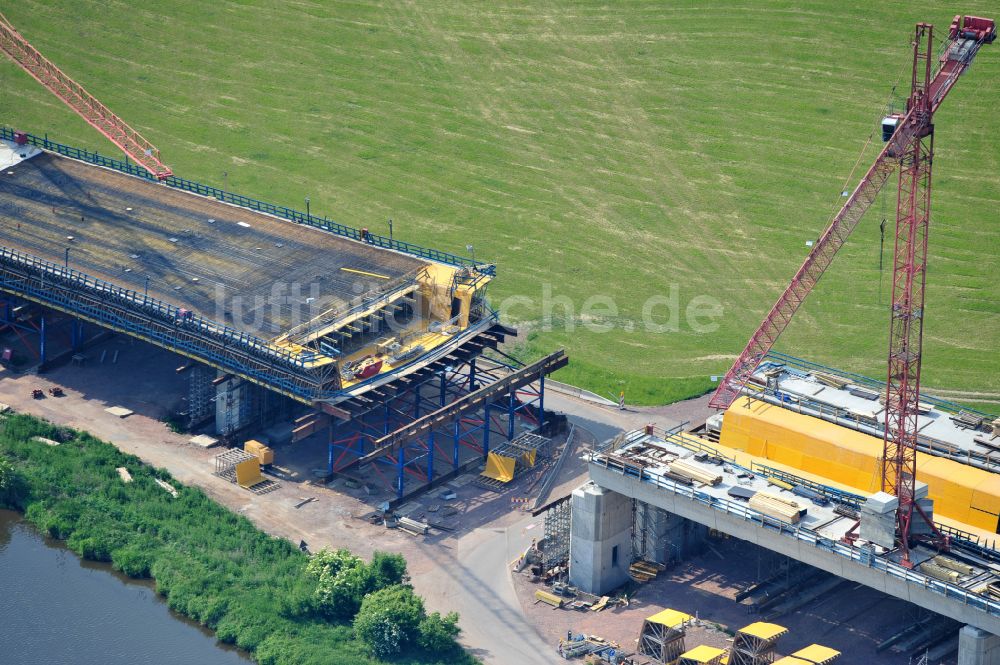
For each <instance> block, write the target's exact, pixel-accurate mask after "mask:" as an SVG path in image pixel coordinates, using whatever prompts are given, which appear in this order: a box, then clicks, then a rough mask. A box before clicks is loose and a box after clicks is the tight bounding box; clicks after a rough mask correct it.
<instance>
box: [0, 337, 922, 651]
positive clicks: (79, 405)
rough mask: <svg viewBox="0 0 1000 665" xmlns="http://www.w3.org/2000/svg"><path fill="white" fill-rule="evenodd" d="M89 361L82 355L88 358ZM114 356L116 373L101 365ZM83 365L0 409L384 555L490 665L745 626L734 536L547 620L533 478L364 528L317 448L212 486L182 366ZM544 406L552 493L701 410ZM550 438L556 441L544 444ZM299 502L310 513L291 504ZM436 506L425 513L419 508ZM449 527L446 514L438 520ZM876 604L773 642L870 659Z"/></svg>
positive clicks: (808, 619) (285, 527)
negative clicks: (591, 604)
mask: <svg viewBox="0 0 1000 665" xmlns="http://www.w3.org/2000/svg"><path fill="white" fill-rule="evenodd" d="M105 349H106V350H108V353H107V354H103V355H104V356H105V358H106V360H105V362H104V363H103V364H101V363H99V362H98V361H97V360H96V359H97V358H100V357H101V355H102V351H104V350H105ZM114 351H118V354H117V362H115V363H112V362H110V359H111V358H114V357H115V354H114ZM87 356H88V358H90V359H91V360H89V361H88V362H87V363H85V364H83V365H76V364H66V365H63V366H61V367H58V368H55V369H52V370H50V371H49V372H47V373H45V374H44V375H36V374H33V373H27V374H13V373H11V372H9V371H6V370H2V369H0V402H3V403H6V404H9V405H10V406H11V407H13V408H14V409H15V410H16V411H19V412H23V413H30V414H33V415H36V416H40V417H43V418H46V419H47V420H50V421H52V422H54V423H57V424H60V425H66V426H70V427H74V428H78V429H81V430H86V431H88V432H91V433H93V434H94V435H96V436H98V437H100V438H102V439H104V440H106V441H110V442H112V443H114V444H115V445H116V446H117V447H118V448H120V449H121V450H123V451H125V452H128V453H132V454H135V455H137V456H139V457H140V458H141V459H143V460H144V461H145V462H147V463H149V464H152V465H154V466H157V467H162V468H165V469H167V470H168V471H170V473H171V474H173V476H174V477H175V478H176V479H177V480H179V481H180V482H182V483H184V484H186V485H192V486H197V487H200V488H201V489H202V490H203V491H205V493H206V494H208V495H209V496H211V497H212V498H214V499H215V500H217V501H219V502H220V503H222V504H223V505H226V506H228V507H229V508H230V509H232V510H234V511H236V512H238V513H240V514H243V515H245V516H246V517H248V518H249V519H251V520H252V521H253V522H254V523H255V524H256V525H258V526H259V527H260V528H261V529H263V530H265V531H267V532H269V533H272V534H274V535H276V536H281V537H285V538H288V539H290V540H292V541H293V542H295V543H298V542H299V541H300V540H304V541H305V542H306V543H308V545H309V547H310V549H312V550H317V549H319V548H322V547H346V548H348V549H350V550H352V551H354V552H356V553H358V554H359V555H362V556H370V555H371V553H372V551H374V550H375V549H380V550H385V551H391V552H398V553H400V554H403V555H404V556H405V557H406V559H407V562H408V565H409V570H410V574H411V576H412V578H413V583H414V586H415V587H416V589H417V591H418V592H419V593H420V594H421V595H423V596H424V598H425V599H426V602H427V605H428V607H429V608H430V609H431V610H438V611H442V612H444V611H457V612H459V614H460V615H461V617H462V620H461V625H462V628H463V631H464V632H463V637H462V641H463V643H464V644H466V645H467V646H468V647H469V649H470V650H471V651H472V652H473V653H475V654H476V655H478V656H479V657H480V658H482V659H483V660H484V662H486V663H488V664H490V665H493V664H497V665H536V664H537V665H540V664H542V663H556V662H562V661H561V659H560V658H559V657H558V655H556V646H557V644H558V640H559V638H560V637H564V636H565V634H566V631H567V630H568V629H569V630H573V631H575V632H587V633H593V634H597V635H601V636H602V637H606V638H608V639H612V640H615V641H617V642H619V643H620V644H622V646H623V647H625V648H627V649H631V648H633V647H634V640H635V638H636V637H637V635H638V632H639V629H640V627H641V625H642V620H643V618H645V617H646V616H648V615H650V614H652V613H653V612H655V611H657V610H659V609H660V608H663V607H673V608H675V609H680V610H684V611H686V612H689V613H691V614H695V613H697V614H698V616H699V617H700V618H701V619H702V620H704V621H705V622H711V623H718V624H720V625H721V626H722V627H723V628H725V629H730V630H735V629H736V628H739V627H740V626H742V625H744V624H746V623H749V622H750V621H753V620H755V617H754V616H751V615H747V614H746V612H745V608H744V607H742V606H741V605H738V604H737V603H735V602H734V601H733V600H732V597H733V595H734V594H735V593H736V591H737V590H738V589H739V588H742V587H743V586H745V585H748V584H750V583H751V582H753V581H754V579H755V578H756V574H757V570H756V567H755V566H752V565H747V562H748V561H754V560H755V559H754V556H755V555H754V554H753V552H752V551H749V550H747V549H746V548H750V547H751V546H750V545H747V544H743V543H739V542H738V541H735V540H725V541H712V548H711V549H709V550H708V551H707V552H706V553H705V554H703V555H702V556H700V557H698V558H696V559H693V560H691V561H688V562H686V563H684V564H681V565H680V566H679V567H677V568H675V569H673V570H670V571H668V572H666V573H663V574H661V576H660V577H659V578H658V579H657V580H656V581H654V582H652V583H649V584H648V585H646V586H645V587H643V588H642V589H641V590H640V591H639V592H638V593H637V594H636V595H635V597H634V598H633V600H632V602H631V604H630V606H629V607H627V608H626V607H615V608H611V609H608V610H605V611H603V612H600V613H594V612H586V613H584V612H578V611H571V610H553V609H551V608H549V607H548V606H543V605H536V604H534V603H533V597H532V596H533V592H534V590H535V589H536V588H538V587H537V586H536V585H533V584H531V583H530V582H529V580H528V579H527V578H525V577H524V576H523V575H520V574H515V575H513V576H511V575H510V574H509V573H508V571H510V564H511V563H512V562H513V561H514V560H515V559H516V558H517V556H518V555H519V554H520V553H521V552H523V551H524V550H525V548H526V547H527V546H528V545H529V543H530V542H531V540H532V539H533V538H538V537H541V535H542V533H541V532H542V520H541V517H539V518H531V517H530V514H529V513H527V512H524V511H523V510H522V507H521V504H515V503H514V502H512V501H511V499H512V498H524V496H525V495H527V494H529V493H528V492H527V491H526V486H527V485H528V484H530V483H531V477H530V476H528V475H526V476H525V477H524V478H521V479H520V480H515V481H514V483H513V485H514V487H512V488H510V489H508V490H506V491H504V492H502V493H496V492H491V491H488V490H485V489H483V488H481V487H478V486H477V485H476V484H475V482H473V481H474V473H475V472H474V473H473V474H466V475H465V476H462V477H460V478H459V479H457V481H456V482H454V483H452V485H451V487H454V488H455V492H456V494H457V498H456V499H454V500H451V501H445V500H443V499H441V498H440V492H438V491H433V492H431V493H428V494H426V495H425V496H424V497H423V498H421V499H418V500H416V501H414V502H411V503H410V504H408V505H407V506H405V509H406V510H407V511H408V512H409V514H410V516H411V517H413V518H416V519H427V518H429V519H430V520H431V521H439V522H442V523H447V524H449V525H450V526H452V527H453V528H454V530H453V531H440V530H433V531H432V532H431V534H430V535H427V536H412V535H409V534H407V533H406V532H404V531H401V530H395V529H394V530H388V529H386V528H385V527H384V526H382V525H373V524H371V523H369V522H368V521H366V520H365V519H364V517H365V516H366V515H368V514H370V513H371V512H372V509H373V506H375V505H377V503H378V502H379V501H380V500H385V499H387V498H389V494H388V492H383V491H381V490H380V491H377V492H375V493H369V491H366V489H365V488H364V487H356V488H349V487H347V486H346V485H345V483H344V481H343V479H341V480H338V481H335V482H334V483H332V484H331V487H332V488H333V489H331V488H330V487H327V486H324V485H321V484H319V481H315V482H314V480H313V478H312V476H313V474H312V472H311V470H312V469H317V468H322V467H323V466H324V465H325V456H323V455H322V454H319V455H318V456H314V454H313V453H314V452H316V453H319V452H320V451H322V448H323V447H322V446H317V445H315V444H312V445H309V446H299V448H297V449H296V448H295V446H298V445H299V444H293V445H291V446H278V447H277V448H276V450H275V453H276V466H278V467H282V468H285V469H287V470H288V471H290V472H291V473H292V474H294V475H293V476H292V477H289V478H286V479H284V480H281V481H280V486H279V487H278V488H277V489H276V490H275V491H273V492H269V493H267V494H263V495H255V494H253V493H251V492H249V491H247V490H244V489H242V488H240V487H239V486H237V485H235V484H232V483H230V482H228V481H226V480H223V479H222V478H219V477H217V476H215V475H214V474H213V471H214V463H213V462H214V457H215V456H216V455H217V454H218V453H219V452H220V449H219V448H214V449H207V450H206V449H202V448H199V447H197V446H195V445H192V444H190V443H189V439H190V438H191V435H190V434H176V433H174V432H171V431H170V429H168V427H167V425H166V424H165V423H164V422H162V419H163V418H164V417H165V416H167V415H168V414H169V413H171V412H172V411H173V410H175V409H176V408H177V406H178V405H179V403H180V402H181V398H182V396H183V395H184V394H185V390H186V380H185V378H184V376H183V374H177V373H175V371H174V370H175V368H177V367H178V366H179V365H181V364H183V362H182V360H181V359H179V358H178V357H177V356H174V355H172V354H169V353H166V352H163V351H160V350H156V349H153V348H152V347H150V346H148V345H146V344H142V343H140V342H135V341H132V340H129V339H126V338H123V337H120V336H116V337H113V338H111V339H110V340H107V341H104V342H101V343H100V344H97V345H95V346H93V347H90V348H89V349H88V350H87ZM54 386H59V387H62V388H63V389H64V390H65V393H66V394H65V396H63V397H52V396H46V397H45V398H44V399H33V398H32V396H31V391H32V390H33V389H35V388H40V389H42V390H44V391H45V392H46V393H48V389H49V388H50V387H54ZM111 406H121V407H125V408H126V409H129V410H131V411H133V412H134V413H133V414H132V415H130V416H128V417H126V418H120V417H117V416H115V415H112V414H110V413H107V412H106V411H105V409H106V408H108V407H111ZM546 406H547V408H553V409H557V410H559V411H563V412H565V413H567V414H569V415H570V417H571V421H572V422H573V424H574V425H575V428H576V432H577V434H576V435H575V436H574V444H573V445H574V449H573V450H572V451H571V456H569V457H567V458H566V460H565V463H564V465H563V467H562V469H561V470H560V476H559V478H557V479H556V482H555V483H554V484H553V487H552V489H551V491H550V493H549V498H557V497H559V496H564V495H565V494H567V493H569V492H570V491H572V489H573V488H575V487H577V486H578V485H580V484H581V483H582V482H583V481H584V476H585V474H586V465H585V464H584V462H583V461H581V460H580V459H579V454H580V452H581V451H582V450H584V449H585V448H586V447H588V446H591V445H593V444H594V443H595V442H597V441H602V440H604V439H605V438H607V437H608V436H613V435H614V434H615V433H617V432H618V431H620V430H621V429H623V428H632V427H638V426H640V425H642V424H644V423H645V422H649V421H653V422H656V423H657V424H658V425H660V426H672V425H676V424H677V423H678V422H681V421H688V420H689V421H694V420H696V419H698V418H702V419H703V418H704V416H705V415H707V414H708V413H709V412H708V410H707V408H706V404H705V399H700V400H690V401H689V402H686V403H681V404H678V405H672V406H671V407H663V408H659V409H635V410H632V409H627V410H624V411H619V410H617V409H610V408H607V407H603V406H597V405H594V404H591V403H587V402H584V401H581V400H578V399H575V398H569V397H566V396H562V395H559V394H558V393H554V392H550V393H548V394H547V395H546ZM559 442H560V441H559V440H557V441H555V442H554V444H555V445H558V444H559ZM307 498H313V499H314V500H313V501H310V502H308V503H305V504H304V505H301V506H300V507H298V508H297V507H296V505H299V504H302V501H303V500H304V499H307ZM435 507H436V508H437V510H435V511H432V510H431V509H432V508H435ZM450 509H454V510H455V512H454V514H453V515H451V516H448V517H447V518H445V517H444V513H445V512H446V510H447V511H448V512H450ZM898 602H899V601H893V600H891V599H889V598H888V597H886V596H883V595H881V594H878V593H876V592H873V591H870V590H867V589H865V588H856V587H855V586H854V585H850V586H847V585H846V584H845V585H842V586H841V587H840V588H838V591H837V593H836V594H833V595H831V596H829V597H827V598H825V599H823V600H821V601H819V602H817V603H814V604H813V606H812V607H810V608H807V609H804V610H802V611H800V612H797V613H795V614H794V615H792V616H790V617H782V618H781V619H780V620H778V623H781V624H782V625H786V626H787V627H788V628H790V630H791V632H790V634H789V635H788V636H786V638H785V640H784V641H783V643H782V645H783V646H795V647H797V646H800V645H804V644H808V643H811V642H820V643H824V644H829V645H830V646H834V647H835V648H838V649H842V650H843V651H844V652H845V659H844V660H845V662H874V661H873V660H872V655H873V649H872V645H873V643H874V642H875V641H878V640H879V639H883V638H884V637H886V636H887V635H889V634H891V632H892V630H891V629H892V628H893V626H892V625H890V622H891V620H890V619H889V617H897V619H895V620H896V621H898V617H899V616H911V615H912V614H913V612H912V611H911V610H909V609H908V608H907V606H905V604H902V603H900V604H899V606H898V607H891V603H898ZM726 637H727V634H726V633H725V632H722V631H720V630H716V629H711V628H706V627H702V628H694V629H692V632H691V638H689V644H691V645H694V644H698V643H706V644H716V645H719V646H724V645H725V643H726ZM906 660H907V659H906V657H905V656H903V655H899V654H892V653H889V652H887V653H883V654H880V655H879V659H878V661H877V662H885V663H888V664H893V665H894V664H896V663H900V664H901V663H904V662H906Z"/></svg>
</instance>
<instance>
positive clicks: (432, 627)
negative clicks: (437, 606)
mask: <svg viewBox="0 0 1000 665" xmlns="http://www.w3.org/2000/svg"><path fill="white" fill-rule="evenodd" d="M418 630H419V634H418V635H417V644H419V645H420V648H422V649H423V650H424V651H426V652H427V653H429V654H433V655H437V656H440V655H444V654H448V653H450V652H451V651H453V650H454V649H455V648H457V646H458V642H456V641H455V638H457V637H458V634H459V633H460V632H462V629H461V628H459V627H458V614H457V613H456V612H451V613H449V614H447V615H445V616H443V617H442V616H441V613H440V612H434V613H433V614H428V615H427V616H426V617H424V619H423V621H421V622H420V626H419V629H418Z"/></svg>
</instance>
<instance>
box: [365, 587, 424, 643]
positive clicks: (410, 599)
mask: <svg viewBox="0 0 1000 665" xmlns="http://www.w3.org/2000/svg"><path fill="white" fill-rule="evenodd" d="M423 619H424V602H423V601H422V600H421V599H420V597H419V596H417V595H416V594H414V593H413V589H412V588H410V587H408V586H404V585H402V584H397V585H395V586H391V587H386V588H385V589H379V590H378V591H375V592H373V593H370V594H368V595H367V596H365V599H364V601H363V602H362V603H361V609H360V610H359V611H358V615H357V616H356V617H355V618H354V632H355V633H356V634H357V636H358V638H359V639H361V641H362V642H364V643H365V644H367V645H368V648H369V649H371V651H372V653H373V654H374V655H375V656H376V657H378V658H391V657H393V656H397V655H399V654H400V653H402V652H403V651H404V650H405V649H406V648H407V647H409V646H410V645H411V644H413V643H414V642H416V639H417V637H418V635H419V632H420V622H421V621H422V620H423Z"/></svg>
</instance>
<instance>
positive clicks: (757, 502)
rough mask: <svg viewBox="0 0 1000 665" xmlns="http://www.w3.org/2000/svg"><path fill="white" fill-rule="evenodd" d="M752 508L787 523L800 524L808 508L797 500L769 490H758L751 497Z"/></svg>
mask: <svg viewBox="0 0 1000 665" xmlns="http://www.w3.org/2000/svg"><path fill="white" fill-rule="evenodd" d="M750 508H752V509H753V510H756V511H757V512H758V513H760V514H762V515H766V516H768V517H773V518H774V519H776V520H779V521H781V522H784V523H785V524H798V522H799V520H800V519H802V518H803V517H805V515H806V509H805V508H802V507H801V506H799V504H798V503H797V502H795V501H792V500H791V499H785V498H783V497H780V496H777V495H774V494H768V493H767V492H757V493H756V494H754V495H753V496H752V497H750Z"/></svg>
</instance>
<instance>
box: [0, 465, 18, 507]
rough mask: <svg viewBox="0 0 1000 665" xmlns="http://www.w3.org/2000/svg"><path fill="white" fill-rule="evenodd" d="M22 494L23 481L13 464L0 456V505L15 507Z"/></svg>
mask: <svg viewBox="0 0 1000 665" xmlns="http://www.w3.org/2000/svg"><path fill="white" fill-rule="evenodd" d="M22 494H23V483H22V481H21V478H20V477H19V476H18V475H17V471H15V470H14V465H13V464H11V463H10V462H9V461H8V460H6V459H4V458H3V457H0V506H8V507H10V508H17V507H18V504H19V502H20V500H21V498H22V496H21V495H22Z"/></svg>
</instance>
